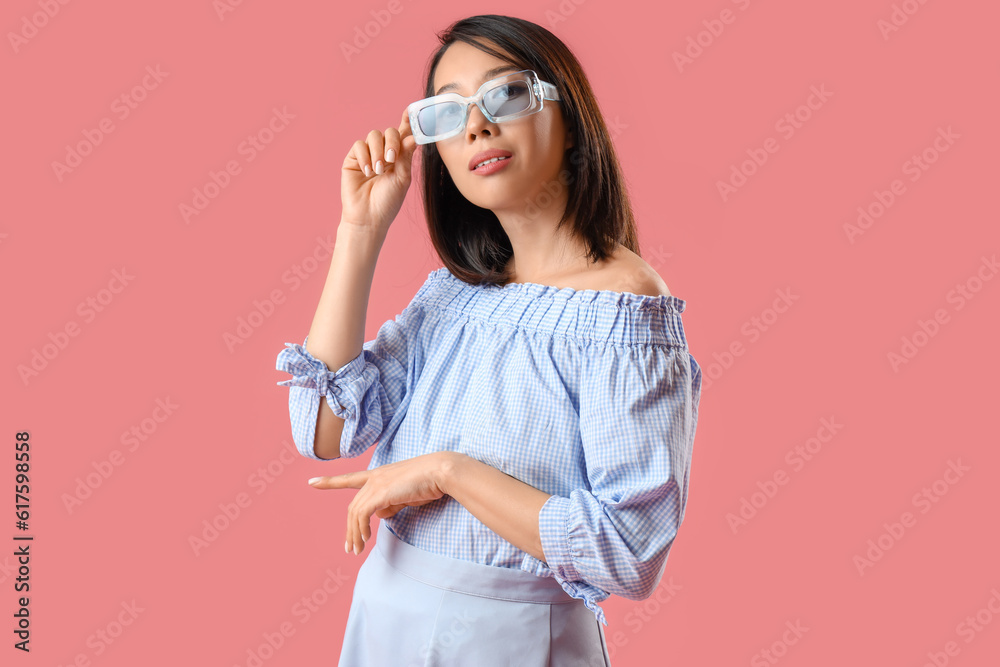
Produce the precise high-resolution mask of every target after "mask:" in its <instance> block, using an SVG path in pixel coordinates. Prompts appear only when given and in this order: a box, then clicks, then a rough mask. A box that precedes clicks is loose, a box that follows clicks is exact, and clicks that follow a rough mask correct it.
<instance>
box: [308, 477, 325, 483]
mask: <svg viewBox="0 0 1000 667" xmlns="http://www.w3.org/2000/svg"><path fill="white" fill-rule="evenodd" d="M321 479H323V478H322V477H313V478H312V479H310V480H309V483H310V484H315V483H316V482H318V481H319V480H321Z"/></svg>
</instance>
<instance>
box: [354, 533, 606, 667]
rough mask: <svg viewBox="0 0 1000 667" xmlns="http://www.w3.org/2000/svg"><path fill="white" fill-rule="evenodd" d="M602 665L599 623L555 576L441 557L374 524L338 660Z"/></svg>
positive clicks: (406, 666)
mask: <svg viewBox="0 0 1000 667" xmlns="http://www.w3.org/2000/svg"><path fill="white" fill-rule="evenodd" d="M464 665H476V666H477V667H479V666H481V667H493V666H494V665H495V666H497V667H506V666H508V665H509V666H510V667H550V666H551V667H610V665H611V658H610V657H609V656H608V649H607V645H606V643H605V638H604V628H603V626H602V625H601V624H600V622H599V621H598V620H597V618H596V617H595V616H594V613H593V612H592V611H590V610H589V609H587V607H586V606H585V605H584V603H583V600H578V599H576V598H573V597H570V595H568V594H567V593H566V591H564V590H563V589H562V587H561V586H560V585H559V582H557V581H556V580H555V579H553V578H551V577H537V576H535V575H533V574H531V573H529V572H524V571H521V570H514V569H511V568H503V567H493V566H490V565H482V564H480V563H473V562H471V561H466V560H460V559H456V558H449V557H448V556H441V555H439V554H435V553H432V552H430V551H426V550H425V549H419V548H417V547H415V546H413V545H411V544H407V543H406V542H403V541H402V540H401V539H399V538H398V537H396V535H394V534H393V533H392V531H390V530H389V528H388V526H386V523H385V521H380V522H379V528H378V532H377V535H376V541H375V545H374V547H372V548H371V551H370V552H369V554H368V557H367V558H366V559H365V562H364V564H363V565H362V566H361V568H360V569H359V570H358V578H357V581H355V583H354V597H353V599H352V600H351V611H350V615H349V616H348V618H347V628H346V630H345V633H344V647H343V649H342V651H341V653H340V663H339V667H444V666H448V667H455V666H464Z"/></svg>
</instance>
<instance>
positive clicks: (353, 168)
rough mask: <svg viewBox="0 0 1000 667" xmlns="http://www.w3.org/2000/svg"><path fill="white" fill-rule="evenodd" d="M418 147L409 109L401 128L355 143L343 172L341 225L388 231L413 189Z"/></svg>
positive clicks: (375, 134) (376, 132)
mask: <svg viewBox="0 0 1000 667" xmlns="http://www.w3.org/2000/svg"><path fill="white" fill-rule="evenodd" d="M416 148H417V141H416V139H414V138H413V133H412V132H411V131H410V118H409V116H408V115H407V112H406V109H403V119H402V120H401V121H400V123H399V128H398V129H397V128H393V127H390V128H386V131H385V133H382V132H379V131H378V130H372V131H371V132H369V133H368V138H367V139H365V140H361V139H359V140H358V141H355V142H354V145H353V146H351V150H350V151H349V152H348V154H347V157H346V158H344V166H343V168H342V170H341V177H340V200H341V206H342V208H341V224H352V225H357V226H359V227H364V228H366V229H368V228H370V229H375V230H378V231H380V232H382V233H385V232H387V231H388V229H389V225H391V224H392V221H393V220H394V219H395V217H396V214H397V213H399V209H400V208H401V207H402V205H403V199H405V197H406V191H407V190H408V189H409V187H410V163H411V161H412V159H413V153H414V151H415V150H416ZM379 162H381V165H379V164H378V163H379ZM365 167H367V168H368V171H367V173H366V171H365ZM376 167H378V171H379V172H381V173H376Z"/></svg>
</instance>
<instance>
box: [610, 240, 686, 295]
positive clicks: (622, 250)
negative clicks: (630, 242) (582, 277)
mask: <svg viewBox="0 0 1000 667" xmlns="http://www.w3.org/2000/svg"><path fill="white" fill-rule="evenodd" d="M616 254H617V255H618V257H617V259H616V260H615V261H614V266H613V267H612V268H613V272H612V275H613V276H614V277H613V279H612V280H613V282H612V287H610V288H609V289H612V290H613V291H615V292H632V293H633V294H644V295H646V296H671V294H670V290H669V289H668V288H667V283H666V282H664V280H663V278H662V277H661V276H660V274H659V273H657V272H656V270H655V269H654V268H653V267H652V266H650V265H649V263H648V262H646V260H644V259H643V258H642V257H640V256H639V255H637V254H635V253H634V252H632V251H631V250H629V249H628V248H626V247H625V246H619V248H618V253H616Z"/></svg>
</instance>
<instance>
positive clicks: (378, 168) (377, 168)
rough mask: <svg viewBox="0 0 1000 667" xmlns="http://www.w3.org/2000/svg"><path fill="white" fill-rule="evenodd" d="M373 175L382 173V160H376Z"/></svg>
mask: <svg viewBox="0 0 1000 667" xmlns="http://www.w3.org/2000/svg"><path fill="white" fill-rule="evenodd" d="M375 173H376V174H381V173H382V160H378V161H377V162H375Z"/></svg>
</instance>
